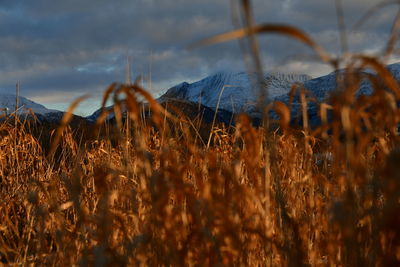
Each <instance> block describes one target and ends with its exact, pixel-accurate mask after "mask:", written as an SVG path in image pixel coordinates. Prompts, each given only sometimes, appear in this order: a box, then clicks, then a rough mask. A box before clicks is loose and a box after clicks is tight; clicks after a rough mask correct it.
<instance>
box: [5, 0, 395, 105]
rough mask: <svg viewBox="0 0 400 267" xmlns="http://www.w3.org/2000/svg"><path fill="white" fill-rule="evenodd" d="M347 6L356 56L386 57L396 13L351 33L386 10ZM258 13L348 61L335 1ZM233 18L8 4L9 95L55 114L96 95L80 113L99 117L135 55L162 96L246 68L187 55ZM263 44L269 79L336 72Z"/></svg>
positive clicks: (179, 3) (172, 9) (231, 51)
mask: <svg viewBox="0 0 400 267" xmlns="http://www.w3.org/2000/svg"><path fill="white" fill-rule="evenodd" d="M231 2H232V3H235V2H239V1H233V0H232V1H231ZM343 2H344V9H345V20H346V25H347V26H348V29H349V37H348V40H349V46H350V48H351V51H369V52H378V51H380V50H381V49H383V48H384V47H385V41H386V40H387V38H388V34H389V32H390V28H391V23H392V21H393V19H394V17H395V14H396V13H395V12H396V11H397V7H396V8H393V6H392V7H388V8H384V9H382V10H379V11H378V12H376V13H375V14H374V15H373V16H371V18H370V19H369V20H368V21H367V22H366V23H365V24H364V25H362V27H360V28H359V29H357V30H356V31H350V30H351V27H352V25H354V24H355V23H356V22H357V20H359V19H360V18H361V16H362V15H363V14H364V13H365V12H366V11H367V10H368V9H369V8H370V7H371V6H373V5H374V4H376V3H377V2H376V0H351V1H343ZM253 8H254V12H255V19H256V21H257V22H258V23H261V22H270V23H273V22H277V23H288V24H292V25H295V26H297V27H300V28H301V29H303V30H304V31H305V32H306V33H307V34H309V35H310V36H312V37H313V38H315V39H316V40H317V41H318V42H319V43H320V44H321V45H322V46H324V47H326V48H327V49H328V50H329V51H330V52H331V53H339V51H340V43H339V34H338V32H337V21H336V14H335V6H334V1H320V0H307V1H304V0H282V1H264V0H254V1H253ZM231 13H232V12H231V4H230V2H229V1H227V0H114V1H109V0H87V1H81V0H64V1H53V0H35V1H31V0H19V1H15V0H2V1H1V3H0V36H1V37H0V88H2V90H9V91H10V90H14V84H15V82H16V81H20V82H21V85H22V87H21V90H22V93H23V94H24V95H26V96H28V97H31V98H33V99H34V100H37V101H39V102H43V103H44V104H47V105H48V106H50V107H52V108H57V107H58V106H59V107H65V106H66V105H67V104H66V103H67V102H69V101H71V100H72V99H73V98H74V97H77V96H79V95H82V94H86V93H90V94H91V95H93V96H94V99H95V100H93V101H96V102H92V103H90V104H87V105H85V106H84V107H83V108H81V112H90V111H91V110H90V109H94V106H95V104H94V103H96V104H97V102H100V100H99V98H100V95H101V92H102V91H103V90H104V89H105V88H106V87H107V85H108V84H110V83H111V82H113V81H123V80H124V75H125V64H126V58H127V56H130V57H131V58H132V72H133V75H134V76H136V75H140V74H142V75H143V76H144V77H145V79H147V78H148V77H149V76H150V72H151V78H152V81H153V83H152V85H153V86H152V88H151V89H152V92H153V93H154V94H155V95H157V94H159V93H160V92H162V91H163V90H165V89H167V88H168V87H169V86H172V85H174V84H175V83H178V82H181V81H183V80H189V81H193V80H195V79H199V78H201V77H203V76H205V75H208V74H210V73H213V72H215V71H219V70H239V69H244V68H245V66H244V64H243V57H242V52H241V50H240V49H239V45H238V43H237V42H230V43H224V44H218V45H214V46H210V47H202V48H198V49H195V50H187V49H186V47H187V46H188V45H189V44H191V43H193V42H195V41H198V40H201V39H203V38H205V37H208V36H212V35H215V34H218V33H222V32H225V31H229V30H231V29H232V28H233V24H232V16H231ZM259 40H260V46H261V48H262V55H263V62H264V65H265V69H266V70H278V71H295V72H306V73H308V74H312V75H318V74H322V73H323V72H327V71H329V68H328V67H326V66H323V65H321V63H319V62H316V61H315V60H314V59H313V57H314V56H315V55H314V53H313V51H311V50H310V49H309V48H307V47H306V46H304V45H302V44H299V43H297V42H296V41H293V40H291V39H288V38H286V37H278V36H263V37H259ZM145 85H146V84H145ZM60 105H61V106H60ZM89 107H90V108H89Z"/></svg>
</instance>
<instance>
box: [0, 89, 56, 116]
mask: <svg viewBox="0 0 400 267" xmlns="http://www.w3.org/2000/svg"><path fill="white" fill-rule="evenodd" d="M15 100H16V96H15V95H13V94H4V93H0V112H2V113H3V114H4V113H7V114H11V113H13V112H15V104H16V103H15ZM29 110H31V111H32V112H33V113H35V114H41V115H45V114H49V113H54V112H61V111H58V110H54V109H48V108H46V107H45V106H43V105H41V104H38V103H36V102H33V101H32V100H29V99H27V98H25V97H23V96H19V97H18V114H26V113H27V112H29Z"/></svg>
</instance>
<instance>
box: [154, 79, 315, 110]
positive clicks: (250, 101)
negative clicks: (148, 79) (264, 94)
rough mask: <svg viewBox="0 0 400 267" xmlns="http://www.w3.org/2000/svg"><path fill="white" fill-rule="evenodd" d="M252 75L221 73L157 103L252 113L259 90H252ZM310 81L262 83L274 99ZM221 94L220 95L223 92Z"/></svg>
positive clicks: (182, 86)
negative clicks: (168, 101) (185, 102)
mask: <svg viewBox="0 0 400 267" xmlns="http://www.w3.org/2000/svg"><path fill="white" fill-rule="evenodd" d="M255 78H256V77H255V75H254V74H251V75H249V74H247V73H245V72H239V73H233V72H220V73H217V74H214V75H211V76H209V77H207V78H205V79H202V80H200V81H198V82H194V83H191V84H189V83H187V82H184V83H181V84H179V85H177V86H174V87H172V88H170V89H169V90H168V91H167V92H166V93H165V94H164V95H162V96H161V97H160V98H159V101H161V102H162V101H164V100H165V99H169V98H175V99H184V100H188V101H192V102H194V103H200V104H202V105H205V106H207V107H211V108H216V107H217V105H218V99H219V96H220V94H221V98H220V101H219V105H218V108H221V109H224V110H227V111H229V112H233V113H238V112H247V113H250V114H251V113H254V112H255V105H256V104H257V99H258V98H259V90H258V89H257V88H256V86H253V81H254V80H255ZM309 79H311V77H310V76H308V75H297V74H266V75H264V82H265V83H266V84H267V83H268V84H269V86H268V97H269V98H270V99H274V98H276V97H278V96H280V95H283V94H287V93H288V92H289V91H290V89H291V86H292V85H293V84H294V83H304V82H305V81H307V80H309ZM222 90H223V91H222Z"/></svg>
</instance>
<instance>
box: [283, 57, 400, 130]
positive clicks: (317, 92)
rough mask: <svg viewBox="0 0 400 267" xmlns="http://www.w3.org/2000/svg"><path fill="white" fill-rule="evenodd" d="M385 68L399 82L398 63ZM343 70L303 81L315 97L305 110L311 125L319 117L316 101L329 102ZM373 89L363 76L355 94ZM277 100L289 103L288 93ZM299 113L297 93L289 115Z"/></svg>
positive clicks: (369, 92) (399, 68) (314, 123)
mask: <svg viewBox="0 0 400 267" xmlns="http://www.w3.org/2000/svg"><path fill="white" fill-rule="evenodd" d="M387 69H388V70H389V71H390V72H391V73H392V75H393V77H394V78H395V79H396V80H397V82H400V63H395V64H391V65H388V66H387ZM343 73H344V71H343V70H341V71H339V72H332V73H330V74H328V75H325V76H321V77H318V78H315V79H312V80H309V81H306V82H305V83H304V87H305V89H306V90H307V92H308V94H309V96H310V97H312V98H315V100H316V102H314V101H308V103H307V111H308V116H309V118H310V122H311V124H312V125H318V124H319V123H320V119H319V116H318V103H321V102H329V96H330V95H331V94H332V93H333V92H334V91H335V90H337V75H342V74H343ZM361 74H365V75H367V74H369V75H370V74H372V75H376V74H374V73H373V72H371V71H369V70H367V71H362V72H361ZM373 91H374V88H373V85H372V84H371V82H370V81H369V80H368V79H367V78H365V79H363V80H362V81H361V83H360V86H359V88H358V90H357V91H356V95H357V96H361V95H371V94H372V93H373ZM275 100H277V101H281V102H284V103H286V104H287V103H289V95H287V94H286V95H281V96H278V97H276V98H275ZM300 113H301V101H300V96H299V94H298V93H297V94H295V95H294V98H293V103H292V106H291V117H292V118H295V117H297V116H298V115H299V114H300Z"/></svg>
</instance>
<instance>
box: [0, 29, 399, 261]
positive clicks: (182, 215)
mask: <svg viewBox="0 0 400 267" xmlns="http://www.w3.org/2000/svg"><path fill="white" fill-rule="evenodd" d="M271 29H272V28H271V27H269V28H268V27H259V28H256V29H254V33H255V32H259V31H262V30H271ZM285 29H286V30H288V28H285ZM285 29H284V31H286V30H285ZM273 30H275V31H280V30H282V29H281V28H279V27H277V28H273ZM290 30H292V29H291V28H290ZM250 33H251V31H247V32H239V33H237V34H239V35H240V36H241V35H244V34H250ZM289 34H299V33H298V32H295V33H293V31H292V32H291V33H290V32H289ZM297 38H298V39H301V40H303V41H304V40H308V41H309V39H305V37H304V36H302V35H299V36H297ZM307 38H308V37H307ZM310 42H311V41H309V43H310ZM311 44H312V45H313V46H315V44H314V42H311ZM318 49H319V48H318ZM318 51H319V52H321V50H318ZM322 54H323V55H324V57H325V56H326V54H325V53H322ZM328 61H329V60H328ZM349 67H351V68H349V69H348V72H347V74H346V77H347V82H346V83H343V84H344V85H346V86H345V89H344V90H341V91H339V92H337V93H336V94H335V96H334V97H333V98H332V101H331V103H330V105H329V107H328V108H331V109H333V118H332V120H324V119H323V124H322V125H321V126H319V127H318V128H316V129H310V128H309V127H308V125H307V124H306V123H304V128H303V129H293V128H291V126H290V125H289V121H290V119H289V108H288V107H286V106H285V105H284V104H282V103H278V104H275V105H274V106H271V108H275V109H276V111H277V113H279V114H280V116H281V118H282V120H281V121H280V129H278V130H276V128H273V130H271V128H269V127H267V126H265V125H264V127H258V128H254V127H253V126H252V125H251V123H250V120H249V119H248V118H247V117H245V116H240V117H238V118H237V122H236V125H235V127H234V128H233V131H231V130H229V131H228V130H226V129H224V128H221V127H215V128H213V129H212V140H213V142H212V143H211V145H209V146H207V145H206V144H204V143H202V142H200V141H199V138H201V137H200V136H199V134H197V133H198V128H197V127H198V125H197V124H196V123H193V122H192V121H191V120H189V119H186V118H184V117H183V116H180V117H176V116H175V115H173V114H172V113H169V112H168V109H164V108H163V107H162V106H160V105H159V104H158V103H156V102H155V101H154V100H153V99H152V98H151V97H150V96H149V95H148V94H147V93H146V92H145V91H144V90H143V89H141V88H139V87H137V86H135V85H134V86H124V85H112V86H111V87H110V88H109V89H108V90H107V92H106V93H105V100H104V103H106V99H107V98H108V97H109V95H111V94H113V93H114V94H115V95H116V96H118V95H120V94H125V98H124V99H125V100H122V101H120V100H119V101H118V103H117V105H116V108H115V111H116V114H117V116H116V120H117V126H115V127H116V128H114V130H115V132H116V134H117V135H118V138H117V139H116V140H117V142H116V144H112V143H111V141H110V139H109V138H107V134H104V133H105V129H104V127H98V129H97V130H98V131H100V133H101V134H103V136H104V138H99V139H97V140H92V141H90V140H88V141H86V142H78V141H77V139H76V138H74V132H73V130H72V129H71V128H69V127H67V124H68V120H69V119H68V116H66V117H65V120H63V125H62V127H60V130H59V131H57V132H55V133H53V138H54V139H53V140H55V141H53V146H52V147H51V148H50V149H49V152H48V153H45V152H44V151H43V148H42V146H41V145H40V142H42V143H43V142H49V141H48V139H46V140H38V138H35V137H34V136H33V135H32V133H31V132H30V131H28V130H26V128H24V127H23V125H21V124H17V127H15V125H14V124H8V123H2V124H1V125H0V198H1V200H2V201H1V202H0V261H1V262H2V263H4V264H17V265H30V264H32V265H45V264H46V265H47V264H48V265H55V264H57V265H60V266H70V265H78V264H79V265H96V266H118V265H132V266H136V265H140V266H222V265H226V266H280V265H284V266H285V265H286V266H297V265H312V266H326V265H329V266H342V265H348V266H360V265H365V266H389V265H396V264H399V262H400V227H399V226H400V203H399V199H400V166H399V162H400V149H399V136H398V126H399V120H400V116H399V115H400V113H399V109H398V107H397V103H398V101H399V100H400V99H399V98H400V93H399V92H400V90H399V85H398V84H397V82H396V81H395V80H394V79H393V77H392V76H391V75H390V73H388V72H387V71H386V70H385V68H384V67H383V65H382V64H381V63H379V61H378V60H377V59H373V58H368V57H360V56H357V57H354V58H353V60H352V65H349ZM366 67H369V68H371V69H373V70H375V71H376V72H377V73H378V74H379V75H380V77H381V78H382V81H372V82H373V84H374V86H375V88H374V90H375V91H374V94H372V95H371V96H364V97H360V98H356V97H354V90H355V89H356V88H357V85H358V83H359V82H360V77H359V75H358V70H359V69H360V68H366ZM139 96H140V98H143V97H144V98H146V99H147V101H148V102H149V105H150V107H151V109H152V112H153V116H152V120H153V122H152V124H151V125H149V124H148V123H146V122H144V121H143V120H142V119H141V116H140V109H139V108H138V106H139V105H138V102H137V99H138V98H139ZM115 99H121V98H120V97H115ZM304 100H306V98H304ZM121 105H126V107H127V109H128V111H129V113H128V114H129V120H124V119H122V116H121V114H120V112H119V111H120V110H121V109H120V107H121ZM304 106H306V102H305V103H304ZM321 107H326V105H321ZM321 110H324V109H323V108H322V109H321ZM321 114H322V115H323V114H324V112H321ZM303 115H304V116H303V117H305V118H306V117H307V116H306V109H305V110H304V112H303ZM104 118H105V116H101V118H100V119H99V122H98V125H102V123H103V120H104ZM167 119H168V121H169V123H166V121H167ZM127 123H128V124H127ZM110 127H111V126H110ZM171 128H174V129H171ZM177 129H179V131H177ZM101 134H100V135H101ZM43 136H45V135H43ZM43 138H44V137H43ZM57 151H58V152H57Z"/></svg>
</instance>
